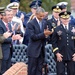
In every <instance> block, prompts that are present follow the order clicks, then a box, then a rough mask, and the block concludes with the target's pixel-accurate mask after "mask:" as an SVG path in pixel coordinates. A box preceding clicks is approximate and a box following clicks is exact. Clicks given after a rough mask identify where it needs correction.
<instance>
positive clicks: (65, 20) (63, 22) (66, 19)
mask: <svg viewBox="0 0 75 75" xmlns="http://www.w3.org/2000/svg"><path fill="white" fill-rule="evenodd" d="M60 20H61V22H62V24H64V25H67V24H68V23H69V20H70V19H69V18H65V19H64V18H60Z"/></svg>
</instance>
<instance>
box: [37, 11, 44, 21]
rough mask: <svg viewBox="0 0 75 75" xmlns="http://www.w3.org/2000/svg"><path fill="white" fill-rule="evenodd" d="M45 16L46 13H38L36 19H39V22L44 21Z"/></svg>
mask: <svg viewBox="0 0 75 75" xmlns="http://www.w3.org/2000/svg"><path fill="white" fill-rule="evenodd" d="M44 16H45V13H44V12H40V13H36V17H37V18H38V20H40V21H41V20H42V19H43V18H44Z"/></svg>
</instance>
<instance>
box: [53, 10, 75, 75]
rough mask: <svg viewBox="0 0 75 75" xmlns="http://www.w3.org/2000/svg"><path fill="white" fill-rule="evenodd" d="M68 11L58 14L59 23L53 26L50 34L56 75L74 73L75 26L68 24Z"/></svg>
mask: <svg viewBox="0 0 75 75" xmlns="http://www.w3.org/2000/svg"><path fill="white" fill-rule="evenodd" d="M70 14H71V13H70V12H68V11H65V12H61V13H60V14H59V16H60V20H61V22H62V23H61V24H60V25H59V26H58V27H56V28H55V30H54V33H53V35H52V46H53V52H54V54H55V60H56V69H57V75H65V67H66V68H67V75H75V67H74V64H75V49H74V40H75V26H73V25H70V24H69V18H70Z"/></svg>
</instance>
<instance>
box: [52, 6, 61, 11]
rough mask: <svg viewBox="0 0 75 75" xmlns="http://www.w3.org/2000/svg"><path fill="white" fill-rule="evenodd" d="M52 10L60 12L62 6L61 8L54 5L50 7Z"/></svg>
mask: <svg viewBox="0 0 75 75" xmlns="http://www.w3.org/2000/svg"><path fill="white" fill-rule="evenodd" d="M52 10H53V11H54V12H61V10H62V8H61V6H58V5H55V6H53V7H52Z"/></svg>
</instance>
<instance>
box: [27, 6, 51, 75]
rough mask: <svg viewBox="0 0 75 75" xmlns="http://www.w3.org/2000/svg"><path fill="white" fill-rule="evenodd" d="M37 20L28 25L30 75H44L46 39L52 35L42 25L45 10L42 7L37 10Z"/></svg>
mask: <svg viewBox="0 0 75 75" xmlns="http://www.w3.org/2000/svg"><path fill="white" fill-rule="evenodd" d="M36 11H37V12H36V18H34V19H33V20H32V21H30V22H29V23H28V24H27V28H28V30H29V35H30V36H29V44H28V48H27V55H28V75H42V66H43V61H44V47H45V38H46V37H47V36H48V35H50V34H52V32H51V31H49V30H48V29H46V25H44V24H43V23H42V19H43V18H44V13H45V10H44V9H43V8H41V7H38V8H37V9H36Z"/></svg>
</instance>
